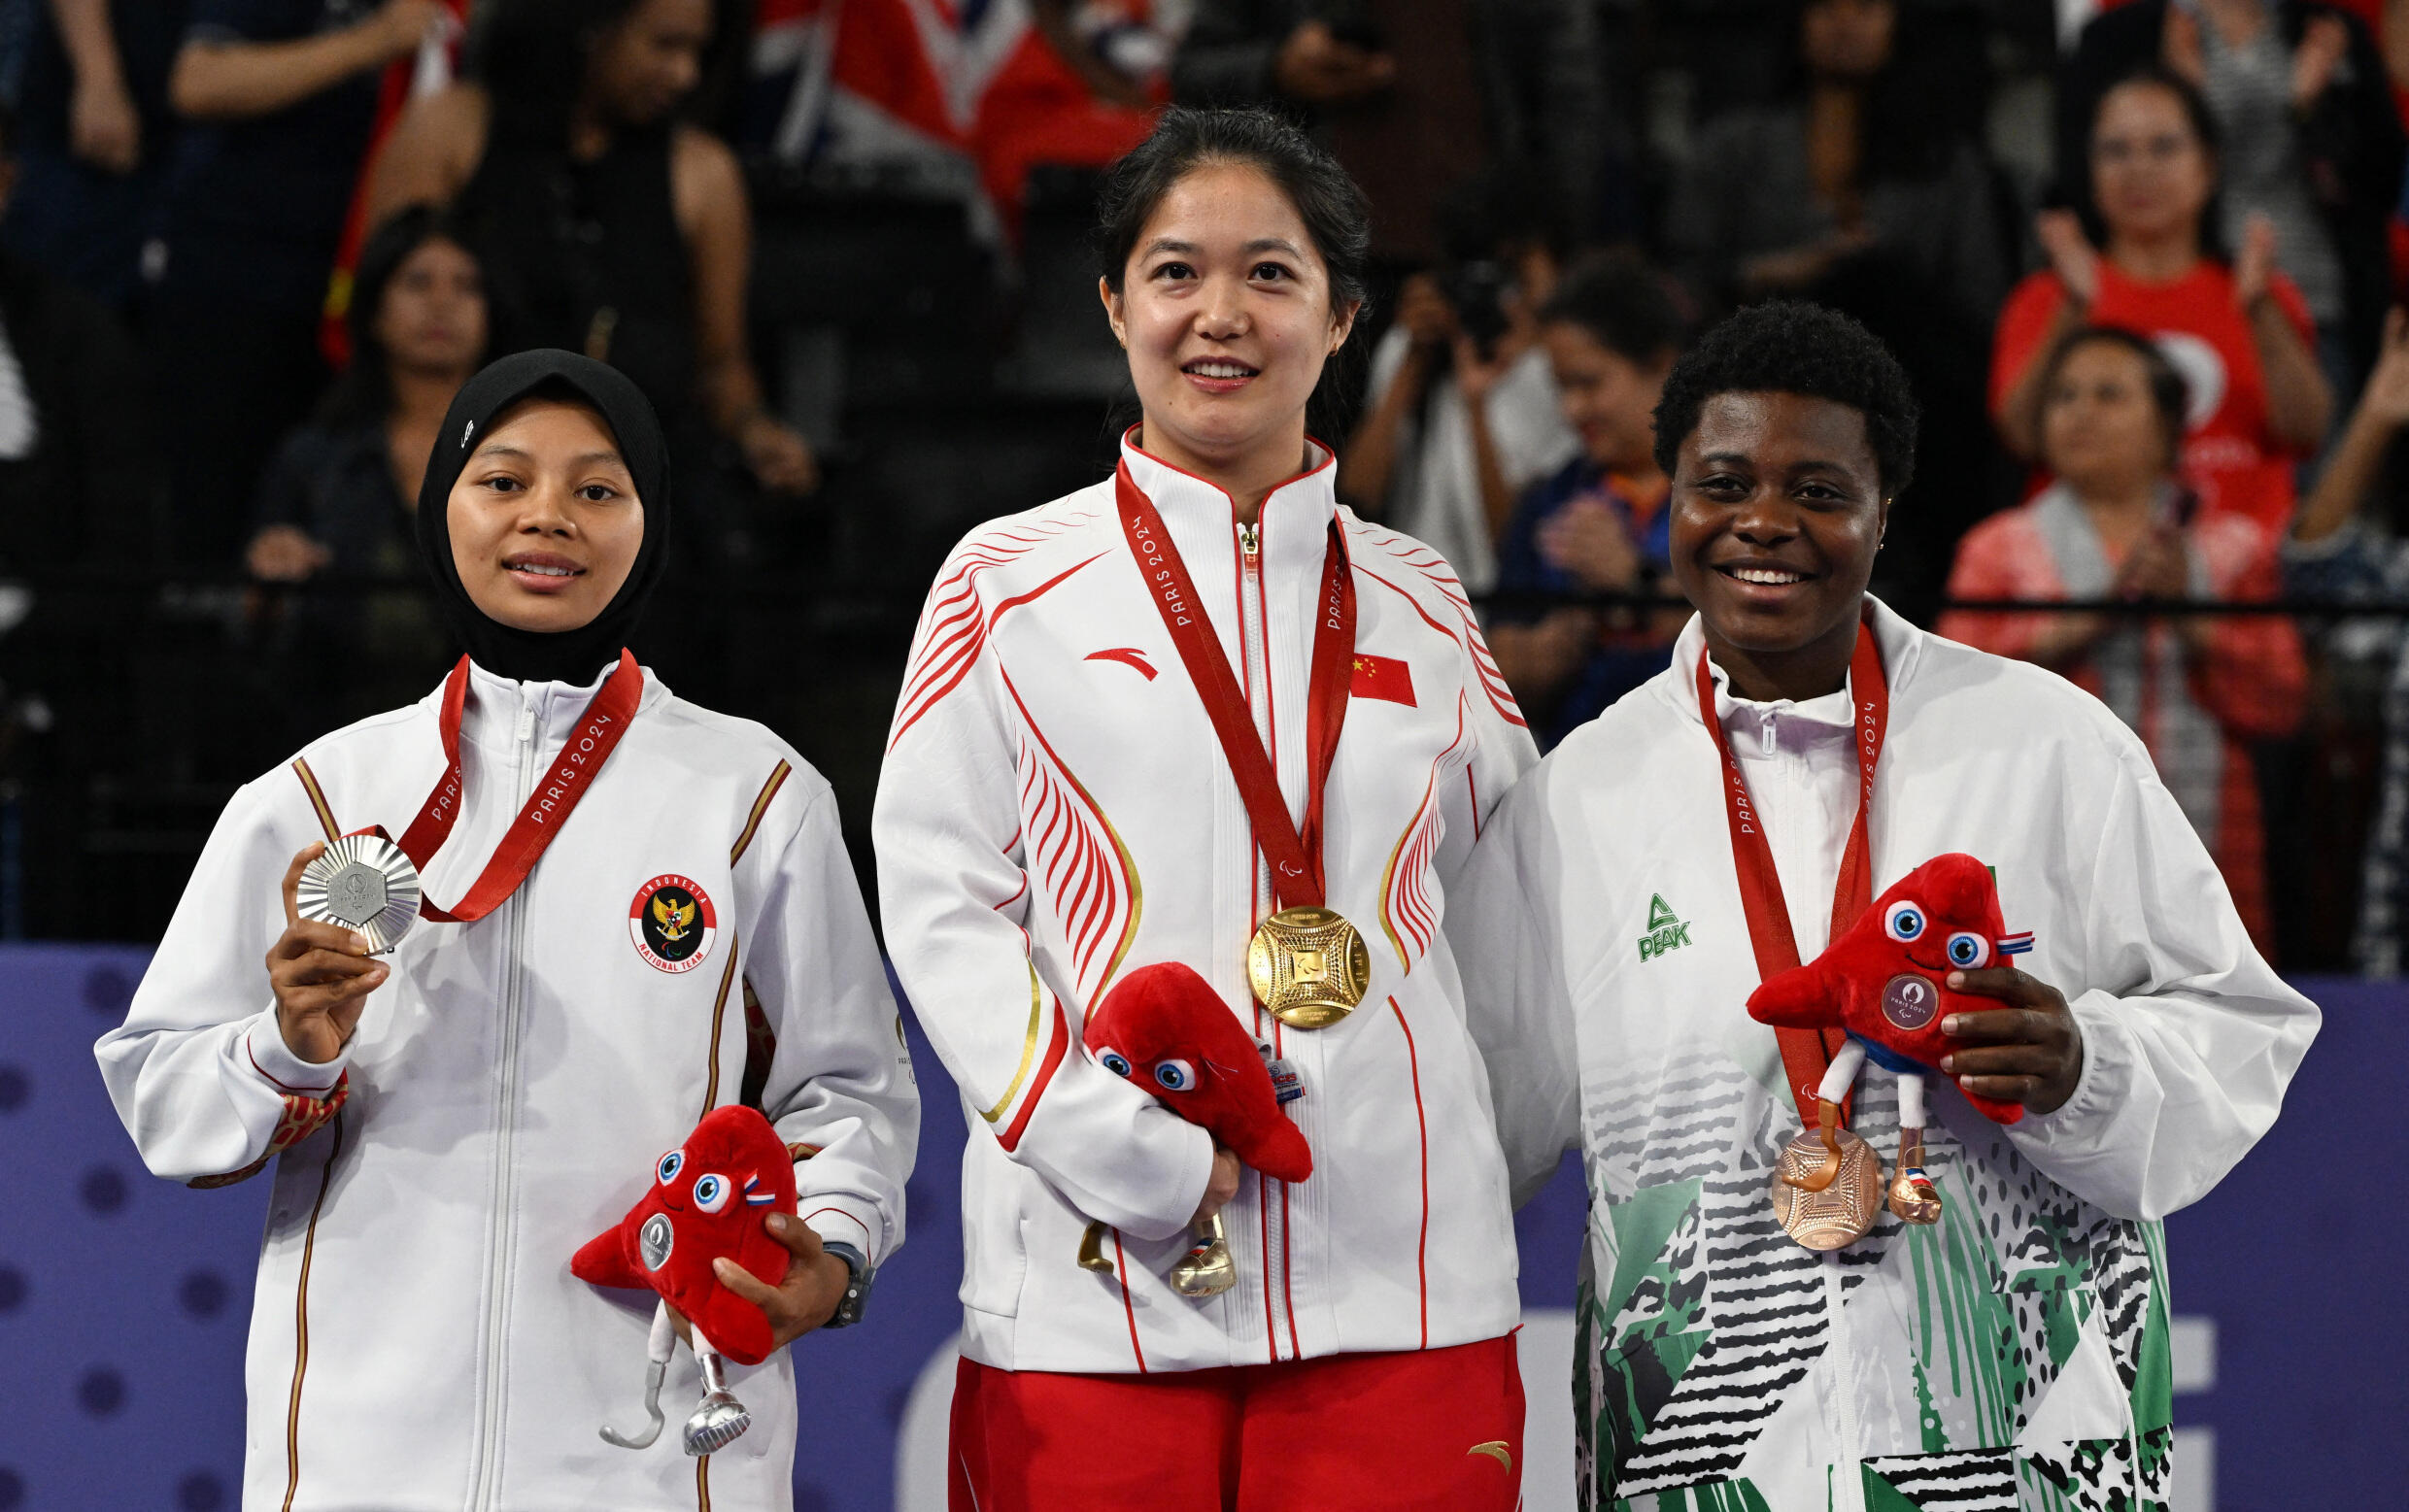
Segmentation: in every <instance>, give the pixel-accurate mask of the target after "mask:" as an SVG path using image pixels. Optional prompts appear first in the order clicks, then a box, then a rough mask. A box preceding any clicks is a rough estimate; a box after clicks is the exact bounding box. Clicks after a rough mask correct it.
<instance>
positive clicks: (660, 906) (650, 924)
mask: <svg viewBox="0 0 2409 1512" xmlns="http://www.w3.org/2000/svg"><path fill="white" fill-rule="evenodd" d="M719 924H720V918H719V911H718V910H717V909H716V908H714V907H713V906H712V904H711V894H710V893H708V892H705V891H704V890H702V884H701V883H699V882H696V881H695V880H694V879H693V878H692V877H681V876H679V875H677V874H676V873H675V872H664V873H662V875H661V876H658V877H655V878H654V879H653V880H652V881H650V882H648V883H646V884H644V886H642V887H640V888H638V889H636V891H635V901H634V902H632V903H630V904H628V938H629V939H631V940H633V941H634V942H635V953H636V954H637V955H639V956H641V957H643V958H644V964H646V965H648V966H650V967H652V968H653V969H654V970H655V971H666V972H668V973H670V974H671V975H677V974H679V973H681V972H687V971H692V970H694V969H695V968H696V966H699V965H701V964H702V963H703V961H704V960H705V959H706V958H708V957H709V956H710V954H711V941H712V938H713V937H714V936H715V935H717V934H718V933H719Z"/></svg>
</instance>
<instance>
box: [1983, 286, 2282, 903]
mask: <svg viewBox="0 0 2409 1512" xmlns="http://www.w3.org/2000/svg"><path fill="white" fill-rule="evenodd" d="M2039 367H2040V377H2039V380H2038V382H2037V385H2036V386H2037V388H2038V390H2039V394H2040V412H2041V413H2040V417H2039V430H2038V434H2039V436H2040V440H2041V451H2042V457H2043V459H2044V461H2045V462H2046V463H2047V464H2048V466H2049V468H2050V470H2051V471H2052V472H2053V473H2054V474H2055V475H2056V479H2057V481H2056V482H2055V483H2053V484H2052V485H2051V486H2050V487H2047V488H2045V489H2043V490H2042V491H2041V492H2040V493H2039V494H2038V495H2036V496H2035V497H2034V498H2033V499H2032V500H2031V501H2030V502H2029V503H2026V504H2024V505H2022V506H2020V507H2019V508H2016V509H2011V510H2006V511H2003V512H2002V513H2000V514H1996V515H1993V516H1991V517H1990V518H1989V519H1988V520H1985V521H1983V522H1982V523H1981V524H1979V525H1977V526H1975V527H1974V529H1973V530H1972V531H1970V532H1968V533H1967V535H1966V538H1965V540H1964V541H1962V542H1960V543H1959V545H1958V548H1957V564H1956V567H1955V568H1954V570H1952V571H1951V574H1950V581H1949V592H1950V596H1951V598H1959V599H1983V598H1994V599H1996V598H2014V599H2091V600H2100V599H2124V600H2129V601H2141V600H2151V599H2158V600H2182V599H2266V598H2272V597H2274V596H2275V590H2276V563H2275V545H2274V540H2273V538H2272V537H2271V536H2270V535H2269V534H2268V532H2267V531H2266V530H2264V529H2263V528H2262V527H2260V526H2259V525H2257V524H2256V523H2254V522H2252V521H2248V520H2245V519H2243V518H2241V517H2239V516H2237V515H2234V514H2230V513H2226V514H2203V513H2200V512H2198V511H2197V509H2196V508H2195V501H2194V500H2193V498H2192V496H2191V495H2190V493H2189V492H2188V490H2187V489H2185V488H2184V487H2183V486H2182V485H2181V484H2180V483H2179V482H2178V481H2177V476H2176V467H2177V459H2178V457H2179V456H2180V454H2182V451H2183V449H2184V414H2185V408H2186V405H2185V400H2186V387H2185V383H2184V378H2183V376H2182V374H2181V373H2180V372H2178V371H2177V369H2176V366H2175V364H2174V362H2173V361H2172V360H2170V359H2169V357H2168V356H2167V354H2166V353H2165V351H2164V350H2163V348H2162V347H2161V346H2160V345H2159V344H2158V343H2155V342H2153V341H2152V340H2150V339H2149V338H2146V337H2143V336H2139V335H2136V334H2134V333H2133V332H2131V331H2125V330H2118V329H2112V328H2106V327H2096V326H2095V327H2090V328H2086V329H2079V330H2076V331H2073V332H2071V333H2069V334H2068V335H2066V336H2065V337H2062V338H2061V339H2059V340H2058V341H2056V342H2054V343H2053V344H2052V348H2051V352H2050V354H2049V356H2048V357H2047V358H2046V359H2045V360H2044V361H2043V362H2042V363H2040V364H2039ZM1940 632H1941V633H1942V634H1943V635H1946V636H1949V637H1950V638H1951V639H1952V640H1959V641H1963V642H1965V643H1966V644H1967V645H1970V646H1979V647H1981V648H1982V649H1983V650H1985V651H1988V652H1993V653H1995V654H1997V655H2003V656H2018V657H2021V658H2022V659H2024V660H2027V661H2035V662H2039V663H2040V664H2041V665H2043V666H2046V667H2052V668H2054V669H2055V670H2057V671H2058V672H2060V673H2063V674H2064V675H2065V676H2066V677H2068V678H2070V679H2072V680H2073V681H2075V682H2076V683H2078V684H2081V685H2082V686H2083V687H2084V688H2086V689H2088V690H2089V691H2091V692H2092V693H2094V694H2096V695H2097V696H2098V697H2100V698H2101V699H2102V700H2103V701H2105V702H2106V703H2107V705H2108V706H2109V707H2110V708H2111V709H2113V710H2115V711H2116V713H2117V717H2118V718H2119V719H2121V720H2123V721H2124V722H2125V723H2127V724H2129V725H2131V726H2132V727H2133V729H2134V730H2135V731H2136V732H2137V733H2138V734H2140V736H2141V738H2142V741H2143V743H2144V744H2145V745H2147V746H2148V747H2149V748H2150V755H2151V758H2152V760H2154V761H2155V763H2156V765H2157V768H2158V775H2159V777H2160V778H2161V779H2162V780H2163V781H2164V782H2165V784H2166V787H2167V790H2168V791H2169V792H2171V793H2173V794H2174V796H2175V801H2176V802H2177V803H2178V804H2180V805H2181V806H2182V808H2183V811H2184V813H2185V814H2186V815H2187V816H2188V818H2189V819H2190V821H2191V823H2192V825H2193V827H2195V828H2196V829H2198V830H2199V832H2200V838H2201V839H2202V840H2203V841H2204V842H2206V844H2207V846H2208V848H2209V852H2210V854H2211V855H2213V856H2214V857H2216V858H2217V866H2218V869H2219V870H2220V871H2222V873H2223V874H2224V879H2225V886H2226V887H2227V888H2228V889H2230V890H2231V891H2232V893H2233V903H2234V907H2235V908H2236V909H2237V910H2238V911H2239V912H2240V913H2241V916H2242V920H2243V922H2244V923H2245V924H2248V925H2249V926H2250V932H2251V935H2252V937H2253V938H2254V939H2256V941H2257V942H2258V948H2259V949H2260V950H2261V951H2271V949H2272V946H2273V939H2272V937H2271V933H2270V930H2269V927H2268V916H2267V897H2266V866H2265V849H2266V846H2265V834H2264V832H2263V830H2262V828H2261V826H2260V822H2259V814H2258V791H2257V784H2256V778H2255V776H2254V774H2253V771H2252V767H2251V760H2250V753H2249V751H2248V750H2247V749H2246V748H2245V746H2244V744H2243V742H2245V741H2248V740H2264V739H2269V738H2273V737H2277V736H2281V735H2286V734H2289V733H2290V731H2291V730H2292V728H2293V727H2294V726H2295V725H2297V724H2298V723H2299V722H2300V713H2301V706H2302V702H2303V699H2304V697H2305V693H2306V685H2307V681H2308V673H2307V668H2306V664H2305V662H2304V660H2303V658H2302V655H2301V650H2300V632H2299V630H2298V629H2297V628H2296V627H2295V626H2294V625H2293V623H2292V622H2291V621H2290V620H2289V619H2286V618H2284V617H2282V616H2280V615H2218V616H2204V615H2178V616H2170V617H2167V618H2165V619H2156V618H2148V617H2142V616H2136V615H2123V614H2096V613H2091V614H2046V613H2044V614H1982V613H1974V612H1968V611H1964V610H1957V611H1952V612H1951V613H1950V614H1948V615H1946V616H1944V617H1943V618H1942V621H1941V624H1940Z"/></svg>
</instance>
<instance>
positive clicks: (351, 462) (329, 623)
mask: <svg viewBox="0 0 2409 1512" xmlns="http://www.w3.org/2000/svg"><path fill="white" fill-rule="evenodd" d="M486 316H487V306H486V296H485V280H484V277H483V275H482V273H481V271H480V269H479V267H478V265H477V259H476V257H475V256H474V255H473V254H471V253H470V252H469V251H468V249H467V248H466V247H464V246H462V245H461V242H460V237H459V233H458V230H457V229H456V228H454V227H452V226H451V225H449V224H448V223H447V222H446V221H445V220H444V219H443V218H442V217H441V216H440V215H439V214H438V213H437V212H435V211H433V210H430V209H428V208H426V207H424V206H420V207H416V208H413V209H411V210H407V211H404V212H402V213H401V214H400V215H398V216H395V217H393V218H391V219H390V220H388V221H386V222H385V224H384V225H382V226H380V227H379V228H378V229H377V232H376V234H375V235H374V236H371V237H370V238H369V239H368V241H367V243H366V244H365V245H364V246H363V247H362V248H361V249H360V255H359V264H358V267H357V269H356V273H355V282H354V284H353V293H352V302H351V308H350V310H349V311H348V313H347V314H346V316H345V318H344V319H345V323H346V325H347V326H348V328H349V333H350V336H351V348H352V361H351V365H350V366H349V367H347V368H346V369H344V371H343V375H342V377H341V378H339V379H337V380H336V382H335V386H334V387H333V388H332V389H330V390H329V391H328V392H327V394H326V397H325V399H324V400H323V401H322V403H321V404H320V406H319V410H318V414H317V415H316V416H315V417H314V418H313V419H312V420H311V421H310V423H309V424H307V425H304V426H302V427H301V428H300V429H298V430H296V431H294V432H293V433H292V434H291V435H289V436H288V437H286V438H285V440H284V442H283V443H282V444H281V445H280V446H279V447H278V448H277V451H276V454H275V456H274V457H273V458H272V459H271V460H270V461H269V463H268V468H267V472H266V473H265V475H263V476H262V477H261V479H260V482H259V497H258V503H257V506H256V510H257V514H256V519H257V529H256V533H254V535H253V536H252V538H251V545H250V547H249V549H248V550H247V552H246V553H245V560H246V562H247V564H248V565H249V567H250V569H251V575H252V576H253V577H254V579H256V580H258V581H259V582H261V583H268V584H283V585H289V586H290V587H291V588H293V589H294V592H293V596H292V597H291V598H290V599H288V600H286V601H285V602H286V603H288V605H289V606H290V608H291V611H292V612H291V614H290V615H289V616H288V618H287V620H286V621H285V627H286V630H287V632H288V633H286V634H285V635H284V636H283V637H282V646H283V651H284V653H285V655H288V657H291V658H296V659H295V661H294V665H293V667H292V671H293V673H294V674H295V675H297V677H298V678H299V680H300V681H302V682H303V683H306V684H309V685H311V686H319V687H324V688H329V689H340V691H339V692H338V693H335V694H333V695H332V696H333V697H334V698H335V699H336V703H335V706H334V707H331V708H329V707H326V706H325V704H324V703H323V702H322V701H317V702H313V703H311V704H309V705H307V706H306V707H304V708H298V709H295V710H294V712H295V714H296V715H299V716H301V717H304V718H310V719H316V720H319V721H323V720H325V719H327V718H330V717H331V718H339V719H351V718H356V717H360V716H364V715H367V714H370V713H373V712H374V711H376V710H378V709H384V708H390V707H391V706H392V704H393V703H394V702H395V701H396V700H398V699H401V698H405V697H408V696H409V695H410V693H411V692H412V691H414V690H416V689H422V688H424V687H425V685H426V683H427V681H428V679H430V678H432V677H434V676H437V675H439V674H440V673H441V672H442V670H443V667H444V665H445V664H446V663H447V662H448V661H449V660H450V659H451V658H450V657H449V655H446V651H447V647H448V645H449V641H448V638H447V637H446V636H445V634H444V632H443V626H442V622H441V620H440V618H439V616H438V615H437V613H436V607H435V604H434V601H433V599H432V598H431V597H430V596H429V594H428V591H427V588H426V584H425V580H424V574H423V573H422V572H421V571H420V569H419V554H418V544H417V542H418V534H417V526H416V525H415V524H414V523H413V521H412V516H413V513H414V511H415V510H416V508H417V504H418V493H419V481H420V478H421V477H422V475H424V472H425V469H426V457H427V454H428V453H430V452H431V451H433V449H434V445H435V433H436V431H437V429H438V428H439V427H440V426H441V425H442V423H443V416H444V412H445V410H446V409H448V408H449V407H450V406H451V403H452V399H453V396H454V395H455V394H457V393H458V392H459V388H460V386H461V385H462V384H464V383H466V382H467V381H468V379H469V376H470V375H471V374H473V373H475V372H476V371H477V367H478V364H479V363H480V362H482V361H483V360H484V358H485V353H486V345H487V329H488V326H487V319H486ZM321 578H326V579H332V580H334V581H333V583H332V585H331V586H329V587H323V588H322V587H315V586H313V580H317V579H321ZM313 733H316V731H315V730H297V731H293V732H291V739H290V740H288V741H287V742H285V744H287V745H289V744H290V743H291V740H300V739H306V738H307V737H308V736H309V735H310V734H313Z"/></svg>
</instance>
